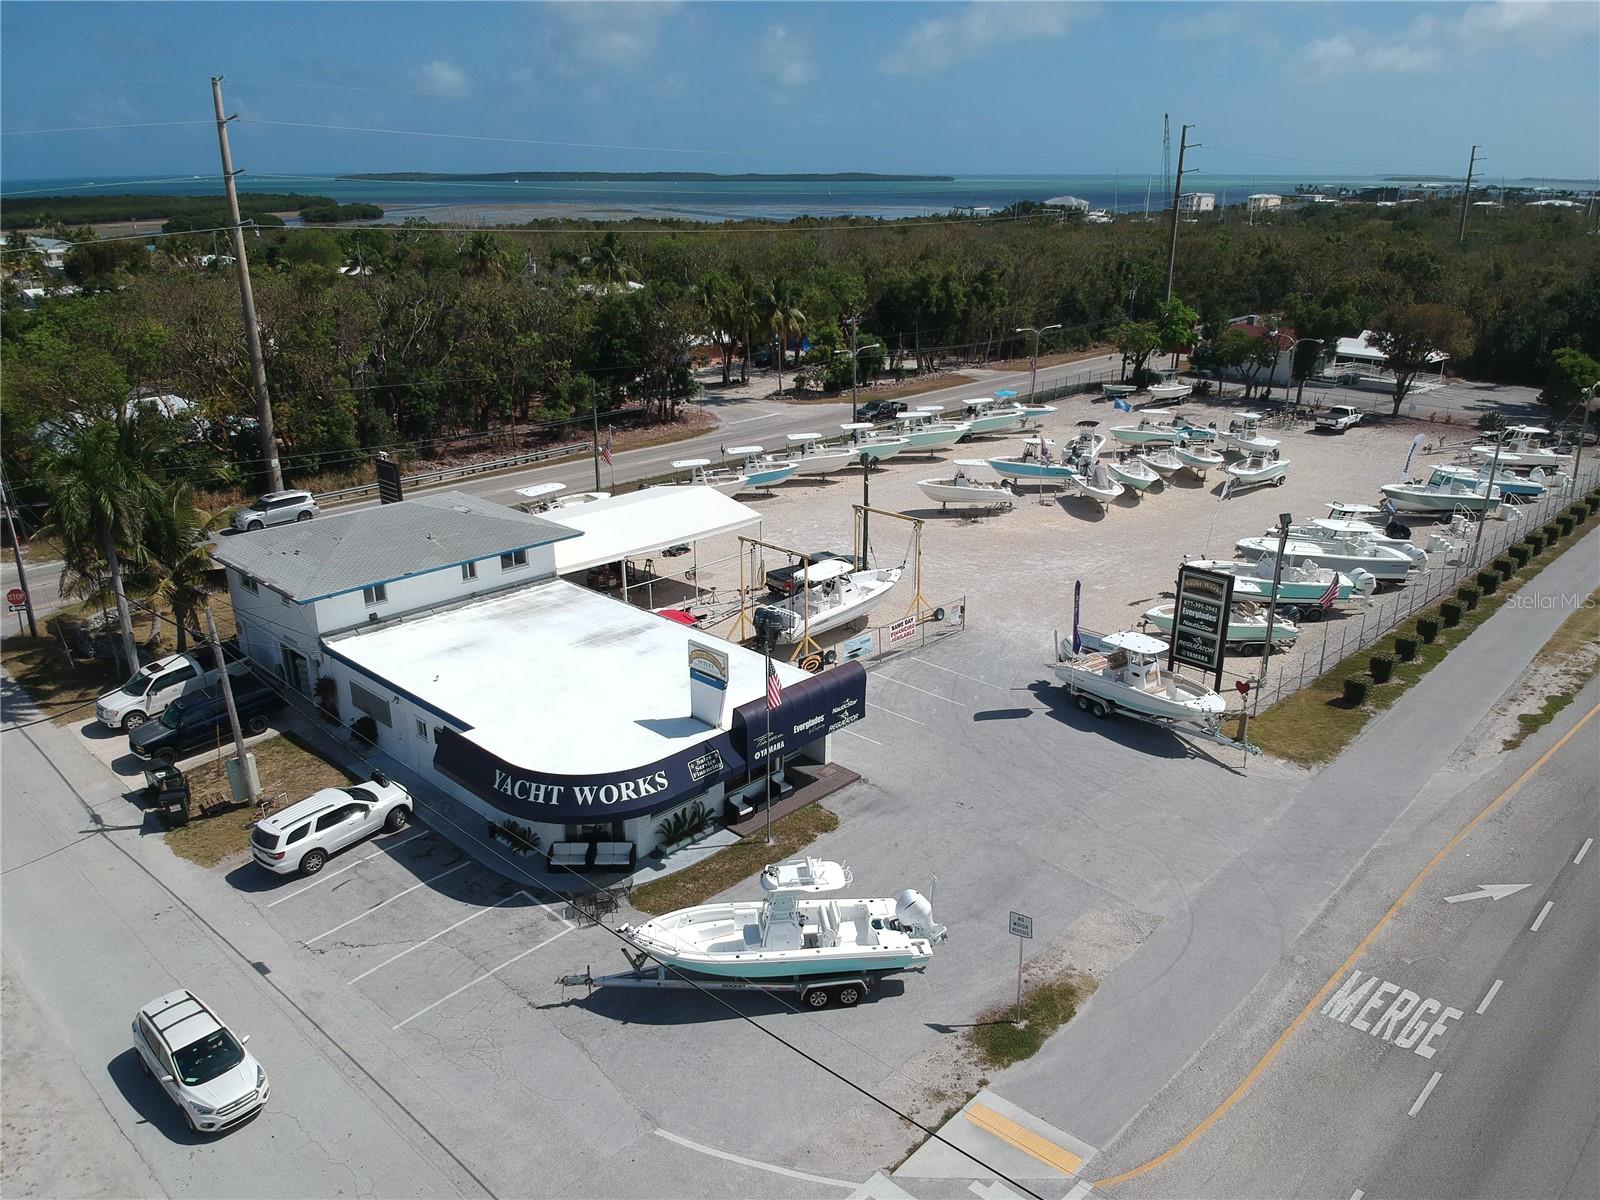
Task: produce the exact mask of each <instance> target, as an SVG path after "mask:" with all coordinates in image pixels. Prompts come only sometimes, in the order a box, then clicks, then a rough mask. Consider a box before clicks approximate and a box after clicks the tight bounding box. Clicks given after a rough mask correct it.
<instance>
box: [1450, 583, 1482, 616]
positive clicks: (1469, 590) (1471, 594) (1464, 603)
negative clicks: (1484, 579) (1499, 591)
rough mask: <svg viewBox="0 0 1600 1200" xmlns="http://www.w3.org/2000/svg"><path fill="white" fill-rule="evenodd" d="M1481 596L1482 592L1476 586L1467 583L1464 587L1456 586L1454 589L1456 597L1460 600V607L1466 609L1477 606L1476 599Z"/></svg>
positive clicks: (1469, 609)
mask: <svg viewBox="0 0 1600 1200" xmlns="http://www.w3.org/2000/svg"><path fill="white" fill-rule="evenodd" d="M1482 597H1483V593H1482V592H1481V591H1480V590H1478V589H1477V588H1475V587H1473V586H1472V585H1471V584H1467V585H1466V586H1465V587H1462V588H1458V589H1457V590H1456V598H1457V599H1458V600H1460V601H1461V607H1462V608H1465V609H1467V610H1468V611H1471V610H1472V609H1474V608H1477V607H1478V601H1479V600H1480V599H1482Z"/></svg>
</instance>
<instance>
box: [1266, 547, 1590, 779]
mask: <svg viewBox="0 0 1600 1200" xmlns="http://www.w3.org/2000/svg"><path fill="white" fill-rule="evenodd" d="M1597 524H1600V518H1596V517H1591V518H1590V519H1589V520H1587V521H1585V522H1584V523H1583V524H1582V525H1580V526H1579V527H1578V528H1577V529H1575V530H1574V531H1573V533H1572V536H1571V537H1570V538H1562V539H1561V540H1560V541H1559V542H1557V543H1556V544H1555V545H1554V546H1552V547H1548V548H1546V549H1545V550H1544V551H1543V552H1542V553H1540V554H1538V555H1536V556H1534V557H1533V558H1531V559H1529V560H1528V564H1527V566H1525V567H1520V568H1518V569H1517V571H1516V573H1515V574H1514V575H1513V576H1512V578H1511V580H1510V583H1509V584H1508V585H1507V586H1505V587H1503V588H1501V589H1499V590H1498V591H1496V592H1495V593H1494V594H1493V595H1492V596H1484V597H1483V599H1482V600H1480V601H1479V602H1478V606H1477V607H1476V608H1473V609H1471V610H1469V611H1467V612H1465V613H1463V614H1462V616H1461V623H1460V624H1459V625H1455V626H1452V627H1450V628H1446V629H1441V630H1440V631H1439V636H1438V638H1437V639H1436V640H1435V641H1432V642H1428V643H1425V644H1424V645H1422V646H1421V647H1420V648H1419V653H1418V654H1417V657H1416V658H1415V659H1413V660H1412V661H1411V662H1397V663H1396V664H1395V667H1394V673H1393V676H1392V678H1391V679H1390V680H1389V682H1387V683H1384V684H1375V685H1373V686H1372V687H1371V688H1369V689H1368V693H1367V701H1366V703H1364V704H1360V705H1351V704H1349V703H1347V702H1346V701H1345V698H1344V681H1345V680H1346V679H1358V678H1368V675H1367V671H1366V666H1367V659H1368V656H1370V655H1388V656H1391V657H1393V656H1394V655H1395V649H1396V648H1395V642H1396V639H1398V638H1402V637H1416V636H1417V622H1418V620H1420V619H1422V618H1425V617H1428V616H1430V615H1431V614H1432V613H1433V611H1434V609H1433V608H1426V609H1423V610H1421V612H1420V613H1418V614H1417V615H1416V616H1413V617H1411V618H1410V619H1409V620H1407V621H1403V622H1402V623H1401V624H1399V625H1398V626H1396V627H1395V628H1394V629H1393V630H1392V631H1391V632H1390V633H1389V635H1388V636H1387V637H1383V638H1380V639H1379V640H1378V641H1377V642H1375V643H1373V645H1372V646H1370V647H1368V648H1367V650H1366V651H1364V652H1362V653H1358V654H1353V655H1351V656H1350V658H1348V659H1346V660H1345V661H1344V662H1343V663H1341V664H1339V666H1337V667H1335V668H1334V669H1333V670H1331V671H1329V672H1328V673H1327V674H1326V675H1324V676H1322V678H1320V679H1317V680H1315V681H1313V682H1312V683H1309V684H1307V685H1306V686H1305V687H1304V688H1301V689H1300V690H1299V691H1298V692H1296V693H1294V695H1292V696H1287V697H1285V698H1284V699H1282V700H1280V701H1278V703H1276V704H1274V705H1273V706H1272V707H1271V708H1270V709H1268V710H1267V711H1266V712H1264V713H1262V714H1261V715H1260V716H1258V717H1255V718H1253V719H1252V720H1251V722H1250V740H1251V741H1252V742H1254V743H1255V744H1256V745H1258V746H1260V747H1261V748H1262V749H1263V750H1265V751H1267V752H1268V753H1271V754H1274V755H1277V756H1278V757H1279V758H1283V759H1287V760H1289V761H1290V762H1295V763H1299V764H1301V765H1302V766H1308V767H1312V766H1317V765H1319V764H1321V763H1325V762H1329V761H1331V760H1332V759H1334V758H1335V757H1337V756H1338V755H1339V753H1340V752H1341V751H1343V750H1344V748H1345V747H1346V746H1348V745H1349V744H1350V743H1351V742H1352V741H1353V740H1354V739H1355V737H1356V735H1357V734H1358V733H1360V732H1361V730H1362V729H1363V728H1365V727H1366V724H1367V722H1368V721H1370V720H1372V718H1373V717H1374V716H1376V715H1378V714H1379V713H1381V712H1383V711H1384V710H1385V709H1387V708H1389V707H1390V706H1391V705H1393V704H1394V702H1395V701H1397V700H1398V699H1400V697H1401V696H1403V695H1404V694H1405V692H1406V690H1407V689H1408V688H1409V687H1411V685H1412V684H1414V683H1416V682H1417V680H1419V679H1421V678H1422V677H1423V676H1424V675H1426V674H1427V673H1428V672H1429V671H1430V670H1432V669H1433V667H1434V666H1435V665H1437V664H1438V663H1439V662H1441V661H1442V660H1443V659H1444V656H1445V655H1446V654H1447V653H1448V652H1449V651H1450V649H1451V648H1452V647H1454V646H1456V645H1459V644H1460V643H1461V642H1462V641H1464V640H1465V639H1466V638H1467V637H1469V636H1470V635H1471V634H1472V632H1473V630H1475V629H1477V628H1478V626H1480V625H1482V624H1483V623H1484V622H1485V621H1487V620H1488V619H1489V618H1490V617H1492V616H1493V615H1494V614H1495V613H1496V612H1498V611H1499V610H1500V606H1501V605H1503V604H1505V603H1506V602H1507V600H1509V599H1510V598H1511V597H1512V596H1513V595H1515V594H1516V591H1517V589H1518V587H1520V586H1521V585H1522V584H1524V583H1526V582H1528V581H1529V580H1531V579H1532V578H1533V577H1534V576H1536V575H1537V574H1538V573H1539V572H1540V571H1542V570H1543V569H1544V568H1545V567H1546V566H1547V565H1548V564H1549V563H1550V562H1551V561H1552V560H1554V559H1555V558H1557V557H1559V556H1560V555H1561V554H1562V553H1563V552H1564V551H1565V550H1566V549H1567V548H1568V547H1569V546H1570V545H1571V544H1572V543H1573V542H1576V541H1577V540H1579V539H1581V538H1583V537H1584V536H1585V535H1587V534H1588V532H1589V531H1590V530H1591V529H1593V528H1594V527H1595V526H1596V525H1597ZM1435 607H1437V606H1435ZM1553 715H1554V714H1552V716H1553ZM1235 728H1237V725H1236V724H1235Z"/></svg>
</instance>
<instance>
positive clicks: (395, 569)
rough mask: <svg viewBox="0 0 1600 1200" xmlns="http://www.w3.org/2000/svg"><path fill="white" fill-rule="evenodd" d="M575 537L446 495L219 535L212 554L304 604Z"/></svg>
mask: <svg viewBox="0 0 1600 1200" xmlns="http://www.w3.org/2000/svg"><path fill="white" fill-rule="evenodd" d="M580 536H581V534H579V533H578V532H576V531H575V530H572V529H568V528H566V527H565V526H563V525H557V524H556V523H555V522H553V521H546V520H544V519H543V518H542V517H535V516H532V515H531V514H529V513H524V512H518V511H517V510H516V509H514V508H507V507H506V506H505V505H503V504H495V503H493V502H491V501H488V500H483V499H480V498H479V497H477V496H469V495H467V493H465V492H453V491H452V492H437V493H433V494H430V495H427V496H417V497H414V498H412V499H410V500H405V501H402V502H401V503H399V504H380V505H378V506H376V507H373V508H363V509H358V510H357V511H355V512H348V513H337V514H334V515H332V516H324V517H318V518H317V519H316V520H314V521H300V522H296V523H295V524H292V525H281V526H277V527H275V528H274V527H269V528H267V529H260V530H256V531H255V532H252V533H241V534H236V535H234V536H231V537H223V538H221V539H220V540H219V542H218V544H217V545H216V547H215V548H214V549H213V550H212V552H211V556H212V557H213V558H215V559H216V560H217V561H218V562H220V563H223V564H225V565H227V566H230V567H232V568H234V569H235V570H237V571H241V572H243V573H244V574H246V575H249V576H250V577H251V578H253V579H255V580H258V581H259V582H261V583H264V584H266V585H267V586H268V587H270V588H273V589H274V590H276V591H279V592H282V593H283V594H284V595H286V596H288V597H289V598H290V599H291V600H298V601H300V602H301V603H307V602H310V601H312V600H325V599H327V598H328V597H329V596H337V595H341V594H342V593H344V592H353V591H356V590H358V589H360V588H364V587H369V586H371V585H372V584H375V583H392V582H393V581H395V580H397V579H409V578H410V577H412V576H413V575H426V574H428V573H429V572H430V571H443V570H446V569H448V568H450V567H456V566H460V565H461V564H462V563H465V562H473V561H475V560H478V559H484V558H492V557H494V556H495V555H499V554H509V553H511V552H512V551H514V550H526V549H529V548H531V547H533V546H545V545H548V544H549V543H551V542H559V541H562V540H564V539H566V538H571V537H580Z"/></svg>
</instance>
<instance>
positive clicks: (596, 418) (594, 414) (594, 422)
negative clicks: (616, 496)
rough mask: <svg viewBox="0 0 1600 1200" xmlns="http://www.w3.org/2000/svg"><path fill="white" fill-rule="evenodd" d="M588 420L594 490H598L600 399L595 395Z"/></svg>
mask: <svg viewBox="0 0 1600 1200" xmlns="http://www.w3.org/2000/svg"><path fill="white" fill-rule="evenodd" d="M589 421H590V424H591V434H592V437H593V447H592V449H593V453H594V490H595V491H597V492H598V491H599V490H600V399H599V397H598V396H597V397H595V402H594V407H593V408H591V409H590V410H589Z"/></svg>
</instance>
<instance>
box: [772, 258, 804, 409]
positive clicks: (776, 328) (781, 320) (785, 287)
mask: <svg viewBox="0 0 1600 1200" xmlns="http://www.w3.org/2000/svg"><path fill="white" fill-rule="evenodd" d="M762 301H763V303H764V304H765V306H766V311H765V314H764V316H765V320H764V322H763V323H764V324H765V325H766V327H767V328H768V329H769V330H770V331H771V332H772V335H773V336H774V337H775V338H777V339H778V395H780V396H781V395H783V358H784V351H785V349H786V348H787V347H788V344H789V339H790V338H791V337H792V338H795V339H796V340H797V341H798V339H799V338H800V335H801V334H803V333H805V331H806V314H805V313H804V312H803V311H801V308H800V300H799V297H798V296H797V295H796V294H795V289H794V287H793V286H792V285H791V284H790V283H789V282H788V281H787V280H785V279H779V280H778V281H777V282H775V283H774V284H772V286H771V287H769V288H766V289H764V290H763V293H762Z"/></svg>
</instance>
